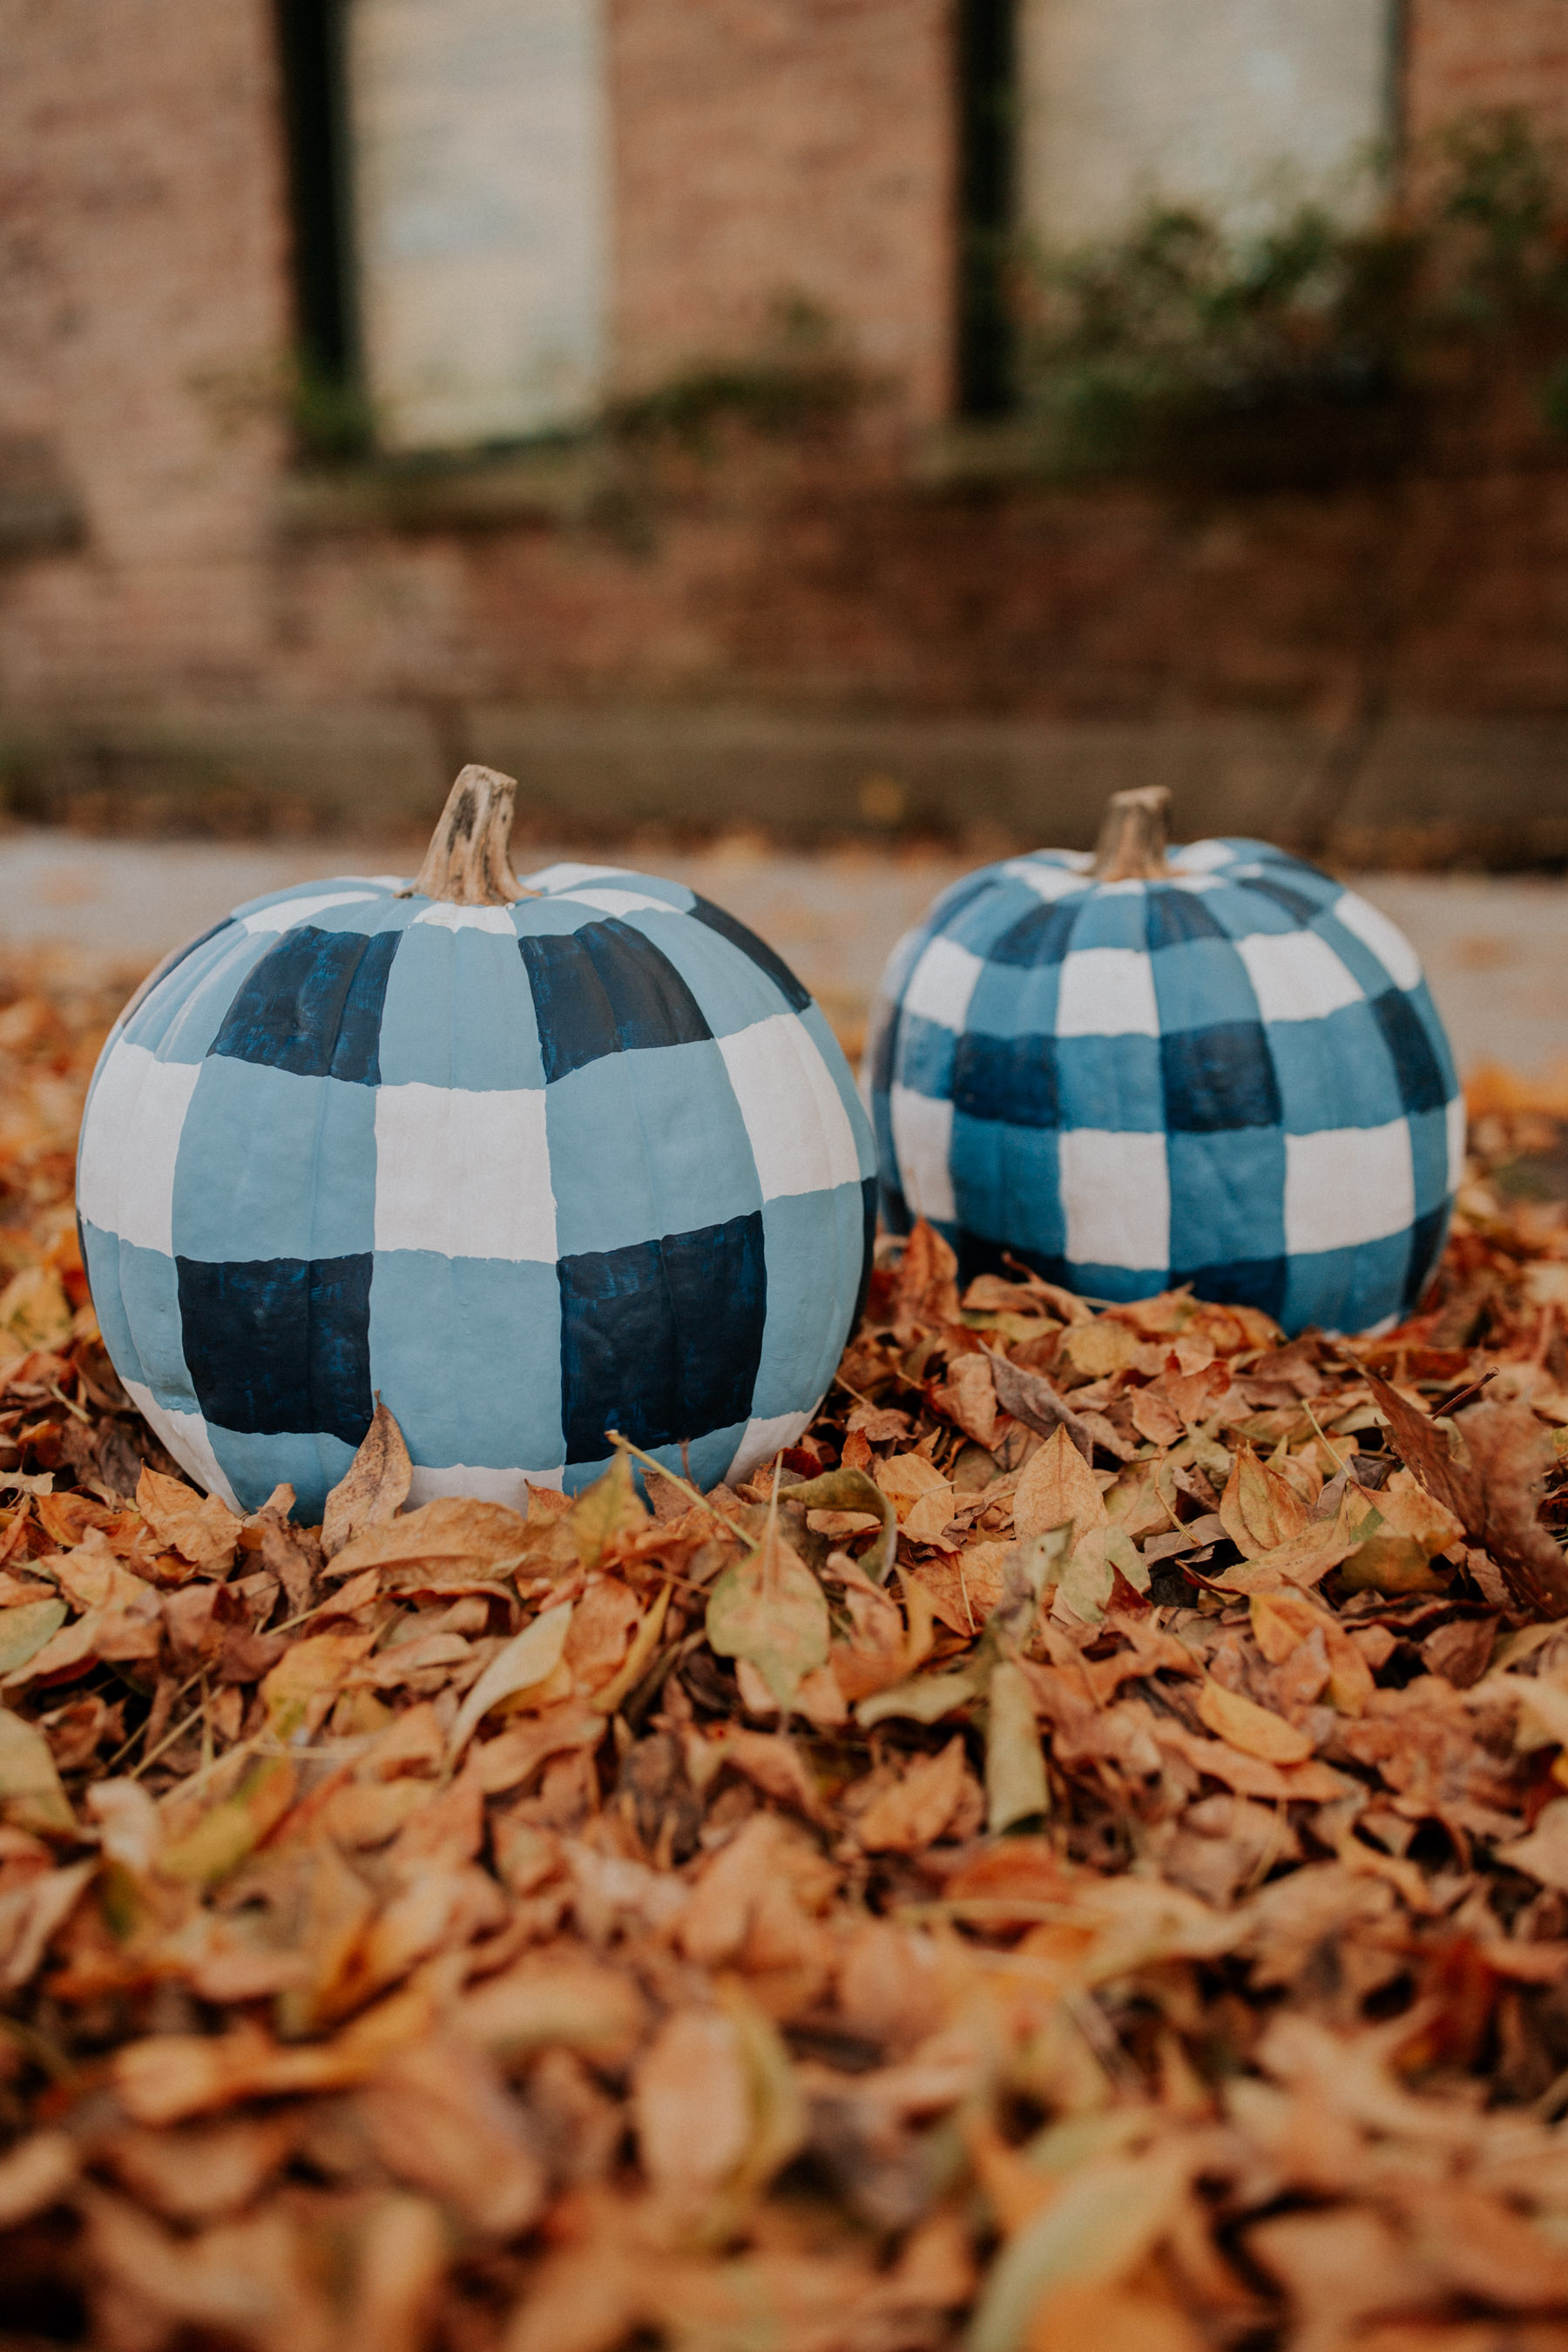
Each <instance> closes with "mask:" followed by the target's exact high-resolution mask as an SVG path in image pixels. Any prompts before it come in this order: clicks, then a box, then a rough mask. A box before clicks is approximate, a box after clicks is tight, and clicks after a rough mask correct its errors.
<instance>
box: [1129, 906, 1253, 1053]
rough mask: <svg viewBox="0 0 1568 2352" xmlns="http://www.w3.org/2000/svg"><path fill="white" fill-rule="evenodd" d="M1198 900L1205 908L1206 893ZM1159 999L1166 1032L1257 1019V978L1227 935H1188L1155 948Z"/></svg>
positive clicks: (1158, 1006)
mask: <svg viewBox="0 0 1568 2352" xmlns="http://www.w3.org/2000/svg"><path fill="white" fill-rule="evenodd" d="M1199 904H1200V905H1202V906H1204V907H1205V908H1206V907H1207V905H1208V899H1207V898H1206V897H1205V898H1203V899H1201V900H1200V901H1199ZM1150 961H1151V962H1152V965H1153V968H1154V1003H1155V1006H1156V1008H1157V1009H1158V1012H1159V1016H1160V1027H1161V1030H1162V1032H1163V1034H1166V1035H1169V1034H1172V1033H1173V1031H1176V1030H1179V1029H1210V1028H1213V1027H1214V1026H1215V1024H1216V1023H1218V1022H1222V1021H1256V1020H1257V1018H1258V999H1257V997H1256V995H1255V994H1254V993H1253V988H1252V982H1251V981H1250V980H1249V979H1248V978H1247V966H1246V965H1245V964H1244V963H1243V962H1242V961H1241V958H1240V957H1239V956H1238V955H1237V951H1236V950H1235V948H1234V947H1233V946H1232V945H1231V943H1230V941H1229V940H1215V939H1206V940H1205V939H1199V940H1181V941H1180V942H1179V943H1178V944H1177V945H1175V946H1173V947H1167V948H1155V949H1154V950H1152V954H1151V957H1150Z"/></svg>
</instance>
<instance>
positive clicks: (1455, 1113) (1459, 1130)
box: [1443, 1095, 1465, 1192]
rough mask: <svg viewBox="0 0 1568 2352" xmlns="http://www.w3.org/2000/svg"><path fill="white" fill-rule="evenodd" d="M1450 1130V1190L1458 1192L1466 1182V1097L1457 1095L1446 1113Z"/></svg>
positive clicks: (1446, 1120) (1445, 1116)
mask: <svg viewBox="0 0 1568 2352" xmlns="http://www.w3.org/2000/svg"><path fill="white" fill-rule="evenodd" d="M1443 1116H1444V1121H1445V1124H1446V1125H1447V1130H1448V1190H1449V1192H1458V1189H1459V1187H1460V1185H1461V1184H1462V1183H1463V1182H1464V1181H1465V1097H1464V1096H1463V1095H1456V1096H1455V1097H1454V1099H1453V1101H1452V1102H1451V1103H1450V1104H1449V1105H1448V1108H1447V1110H1446V1111H1445V1113H1444V1115H1443Z"/></svg>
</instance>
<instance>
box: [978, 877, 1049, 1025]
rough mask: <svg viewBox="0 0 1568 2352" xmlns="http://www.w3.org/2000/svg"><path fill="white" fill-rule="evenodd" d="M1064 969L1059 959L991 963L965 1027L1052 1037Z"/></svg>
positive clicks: (982, 977)
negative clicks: (1018, 962) (1035, 962)
mask: <svg viewBox="0 0 1568 2352" xmlns="http://www.w3.org/2000/svg"><path fill="white" fill-rule="evenodd" d="M1025 911H1026V912H1027V911H1028V910H1027V909H1026V910H1025ZM1061 972H1062V968H1061V965H1060V964H1059V963H1058V962H1052V963H1039V964H1035V965H1033V966H1032V967H1023V966H1020V965H1017V964H1004V963H988V964H987V965H986V966H985V968H984V971H982V972H981V974H980V977H979V979H978V980H977V981H976V982H975V983H974V992H973V995H972V996H971V997H970V1000H969V1012H968V1015H967V1017H966V1018H965V1021H964V1024H963V1025H964V1027H965V1029H970V1030H974V1031H977V1032H978V1033H979V1034H981V1035H982V1036H985V1037H1049V1036H1051V1035H1052V1034H1054V1032H1055V1030H1056V1025H1057V999H1058V994H1059V992H1060V988H1061Z"/></svg>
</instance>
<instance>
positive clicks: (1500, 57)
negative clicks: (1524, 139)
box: [1405, 0, 1568, 139]
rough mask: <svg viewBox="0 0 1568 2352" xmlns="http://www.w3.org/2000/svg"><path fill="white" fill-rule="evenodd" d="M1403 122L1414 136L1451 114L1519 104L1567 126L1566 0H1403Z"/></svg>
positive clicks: (1542, 119)
mask: <svg viewBox="0 0 1568 2352" xmlns="http://www.w3.org/2000/svg"><path fill="white" fill-rule="evenodd" d="M1407 5H1408V15H1407V17H1406V50H1405V56H1406V81H1405V113H1406V124H1407V128H1408V130H1409V131H1410V133H1411V135H1412V136H1413V137H1415V138H1417V139H1420V138H1425V137H1426V136H1428V135H1429V134H1430V133H1431V132H1432V131H1440V130H1441V129H1442V127H1443V126H1444V124H1446V123H1447V122H1451V121H1453V120H1454V118H1455V117H1456V116H1457V115H1460V114H1468V113H1471V112H1476V111H1485V110H1490V109H1493V108H1497V107H1519V108H1522V109H1523V110H1524V111H1525V112H1526V113H1528V114H1530V115H1531V116H1532V117H1533V118H1534V119H1535V121H1537V122H1539V123H1541V124H1542V126H1543V127H1544V128H1545V129H1547V130H1549V131H1568V5H1565V0H1407Z"/></svg>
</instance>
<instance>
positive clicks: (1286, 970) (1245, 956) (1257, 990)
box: [1236, 931, 1363, 1021]
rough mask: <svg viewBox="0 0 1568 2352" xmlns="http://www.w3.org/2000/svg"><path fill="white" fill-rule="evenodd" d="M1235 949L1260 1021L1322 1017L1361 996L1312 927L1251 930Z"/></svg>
mask: <svg viewBox="0 0 1568 2352" xmlns="http://www.w3.org/2000/svg"><path fill="white" fill-rule="evenodd" d="M1236 951H1237V955H1238V956H1239V957H1240V958H1241V961H1242V962H1243V963H1244V964H1245V965H1246V967H1247V978H1248V980H1250V981H1251V982H1252V992H1253V994H1254V996H1256V997H1257V999H1258V1012H1259V1013H1261V1014H1262V1016H1263V1018H1264V1020H1265V1021H1321V1019H1322V1018H1323V1015H1324V1014H1325V1013H1337V1012H1338V1011H1339V1010H1340V1008H1341V1006H1342V1005H1345V1004H1360V1003H1362V1001H1363V995H1362V989H1361V985H1360V983H1359V982H1358V981H1357V979H1356V976H1355V974H1354V972H1353V971H1351V969H1350V967H1349V965H1348V964H1343V963H1342V962H1341V961H1340V959H1339V957H1338V956H1337V955H1336V954H1335V953H1334V951H1333V950H1332V948H1331V946H1330V945H1329V943H1328V941H1327V940H1321V939H1320V938H1319V937H1318V934H1317V932H1316V931H1284V932H1275V931H1255V932H1254V933H1253V935H1252V937H1251V938H1250V939H1249V940H1237V942H1236Z"/></svg>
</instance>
